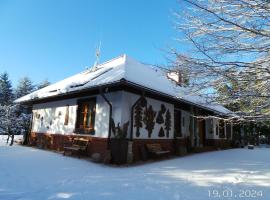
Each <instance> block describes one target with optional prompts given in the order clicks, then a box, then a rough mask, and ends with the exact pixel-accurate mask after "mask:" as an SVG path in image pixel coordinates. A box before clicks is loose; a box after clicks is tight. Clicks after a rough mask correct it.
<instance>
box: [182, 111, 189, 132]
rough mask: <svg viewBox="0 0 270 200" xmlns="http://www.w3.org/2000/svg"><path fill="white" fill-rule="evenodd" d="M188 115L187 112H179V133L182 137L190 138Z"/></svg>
mask: <svg viewBox="0 0 270 200" xmlns="http://www.w3.org/2000/svg"><path fill="white" fill-rule="evenodd" d="M189 126H190V113H189V112H187V111H183V110H182V111H181V129H182V130H181V132H182V136H183V137H188V136H190V130H189Z"/></svg>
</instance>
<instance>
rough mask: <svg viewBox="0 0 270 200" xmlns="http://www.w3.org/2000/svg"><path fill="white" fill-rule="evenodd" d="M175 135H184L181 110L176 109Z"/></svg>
mask: <svg viewBox="0 0 270 200" xmlns="http://www.w3.org/2000/svg"><path fill="white" fill-rule="evenodd" d="M174 137H182V130H181V111H180V110H174Z"/></svg>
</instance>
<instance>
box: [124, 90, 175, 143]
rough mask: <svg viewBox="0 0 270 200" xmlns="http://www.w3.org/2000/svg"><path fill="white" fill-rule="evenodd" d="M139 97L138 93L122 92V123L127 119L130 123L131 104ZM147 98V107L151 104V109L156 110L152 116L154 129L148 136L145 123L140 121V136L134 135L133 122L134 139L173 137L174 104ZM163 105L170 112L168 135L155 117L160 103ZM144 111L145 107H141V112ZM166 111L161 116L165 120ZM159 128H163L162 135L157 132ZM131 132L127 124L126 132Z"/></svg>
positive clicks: (134, 132) (134, 133)
mask: <svg viewBox="0 0 270 200" xmlns="http://www.w3.org/2000/svg"><path fill="white" fill-rule="evenodd" d="M139 98H140V96H139V95H136V94H133V93H130V92H126V91H124V92H123V104H122V110H123V112H122V123H125V122H127V121H129V124H130V120H131V109H132V106H133V105H134V103H135V102H136V101H137V100H138V99H139ZM146 100H147V107H148V108H149V106H150V105H151V106H152V108H153V110H154V111H155V112H156V115H155V118H154V123H155V125H154V129H153V131H152V134H151V137H148V131H147V130H146V126H145V124H144V123H143V122H142V124H143V126H142V127H141V128H140V129H139V132H140V136H139V137H138V136H136V127H134V125H135V123H134V124H133V138H134V139H173V137H174V135H173V134H174V105H173V104H169V103H167V102H163V101H159V100H156V99H152V98H148V97H146ZM162 104H163V105H164V106H165V108H166V112H167V110H168V111H169V113H170V116H171V119H170V122H171V126H170V130H169V135H168V137H167V135H166V129H165V124H164V123H161V124H159V123H157V122H156V121H157V117H158V115H159V111H160V110H161V105H162ZM144 111H145V108H143V112H144ZM166 112H165V113H164V114H162V117H163V119H164V121H165V120H166ZM143 116H144V114H142V117H143ZM134 122H135V114H134ZM161 128H163V130H164V136H163V137H160V136H159V133H160V130H161ZM130 132H131V127H130V125H129V129H128V133H129V134H130ZM129 137H130V135H129Z"/></svg>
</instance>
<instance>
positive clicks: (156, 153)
mask: <svg viewBox="0 0 270 200" xmlns="http://www.w3.org/2000/svg"><path fill="white" fill-rule="evenodd" d="M145 146H146V149H147V152H148V153H149V154H150V155H152V156H153V157H162V156H167V155H169V154H170V151H169V150H164V149H162V147H161V145H160V144H158V143H155V144H146V145H145Z"/></svg>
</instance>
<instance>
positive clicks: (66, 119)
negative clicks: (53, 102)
mask: <svg viewBox="0 0 270 200" xmlns="http://www.w3.org/2000/svg"><path fill="white" fill-rule="evenodd" d="M68 119H69V105H67V106H66V114H65V123H64V125H68Z"/></svg>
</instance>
